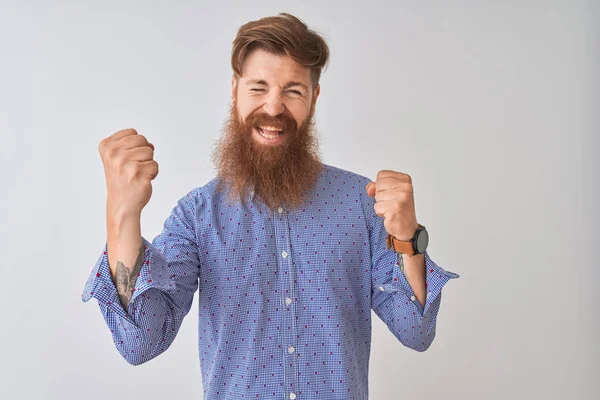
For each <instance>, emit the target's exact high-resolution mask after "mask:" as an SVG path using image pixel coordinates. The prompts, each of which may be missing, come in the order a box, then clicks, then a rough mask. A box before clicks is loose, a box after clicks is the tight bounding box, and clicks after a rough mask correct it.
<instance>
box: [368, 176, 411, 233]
mask: <svg viewBox="0 0 600 400" xmlns="http://www.w3.org/2000/svg"><path fill="white" fill-rule="evenodd" d="M366 190H367V194H368V195H369V196H370V197H373V198H375V213H376V214H377V215H379V216H380V217H383V219H384V220H383V224H384V226H385V230H386V231H387V233H389V234H390V235H392V236H394V237H395V238H396V239H398V240H410V239H411V238H412V237H413V235H414V233H415V231H416V230H417V228H418V223H417V217H416V213H415V199H414V195H413V185H412V178H411V177H410V175H408V174H404V173H402V172H396V171H390V170H382V171H379V172H378V173H377V179H376V181H375V182H369V183H368V184H367V187H366Z"/></svg>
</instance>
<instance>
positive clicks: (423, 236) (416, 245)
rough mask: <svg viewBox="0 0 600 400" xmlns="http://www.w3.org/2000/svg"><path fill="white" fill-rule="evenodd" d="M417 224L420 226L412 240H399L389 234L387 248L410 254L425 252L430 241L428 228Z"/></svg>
mask: <svg viewBox="0 0 600 400" xmlns="http://www.w3.org/2000/svg"><path fill="white" fill-rule="evenodd" d="M417 225H418V228H417V230H416V231H415V234H414V236H413V237H412V239H410V240H398V239H396V238H395V237H393V236H392V235H389V234H388V237H387V239H386V247H387V249H388V250H389V249H393V250H394V251H395V252H396V253H401V254H408V255H409V256H413V255H415V254H423V253H425V250H426V249H427V244H428V243H429V233H427V229H425V227H424V226H423V225H421V224H417Z"/></svg>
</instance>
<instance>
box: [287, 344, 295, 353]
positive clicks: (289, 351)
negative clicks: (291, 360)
mask: <svg viewBox="0 0 600 400" xmlns="http://www.w3.org/2000/svg"><path fill="white" fill-rule="evenodd" d="M294 350H295V349H294V346H288V353H290V354H292V353H293V352H294Z"/></svg>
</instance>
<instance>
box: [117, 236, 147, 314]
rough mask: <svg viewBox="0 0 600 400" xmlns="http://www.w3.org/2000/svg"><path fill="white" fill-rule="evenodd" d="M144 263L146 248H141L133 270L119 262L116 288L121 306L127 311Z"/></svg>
mask: <svg viewBox="0 0 600 400" xmlns="http://www.w3.org/2000/svg"><path fill="white" fill-rule="evenodd" d="M143 262H144V246H143V245H142V246H141V247H140V251H139V253H138V258H137V260H136V261H135V265H134V266H133V268H131V269H130V268H128V267H126V266H125V265H123V263H122V262H121V261H117V271H116V277H115V278H116V279H115V280H116V282H115V284H116V287H117V292H118V293H119V299H120V300H121V305H122V306H123V308H124V309H125V311H127V310H128V307H129V301H130V300H131V296H132V295H133V289H134V288H135V281H136V280H137V277H138V274H139V273H140V271H141V269H142V264H143Z"/></svg>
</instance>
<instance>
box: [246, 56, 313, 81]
mask: <svg viewBox="0 0 600 400" xmlns="http://www.w3.org/2000/svg"><path fill="white" fill-rule="evenodd" d="M241 79H242V80H244V81H247V80H250V79H263V80H265V81H267V82H268V83H269V84H271V85H281V86H283V85H285V84H286V83H287V82H289V81H300V82H302V83H304V84H305V85H306V86H309V84H310V68H308V67H304V66H302V65H300V64H298V63H297V62H295V61H294V60H293V59H292V58H291V57H289V56H285V55H284V56H279V55H276V54H273V53H269V52H267V51H265V50H262V49H257V50H254V51H253V52H251V53H250V54H249V55H248V56H247V57H246V61H245V63H244V68H243V75H242V77H241Z"/></svg>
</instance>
